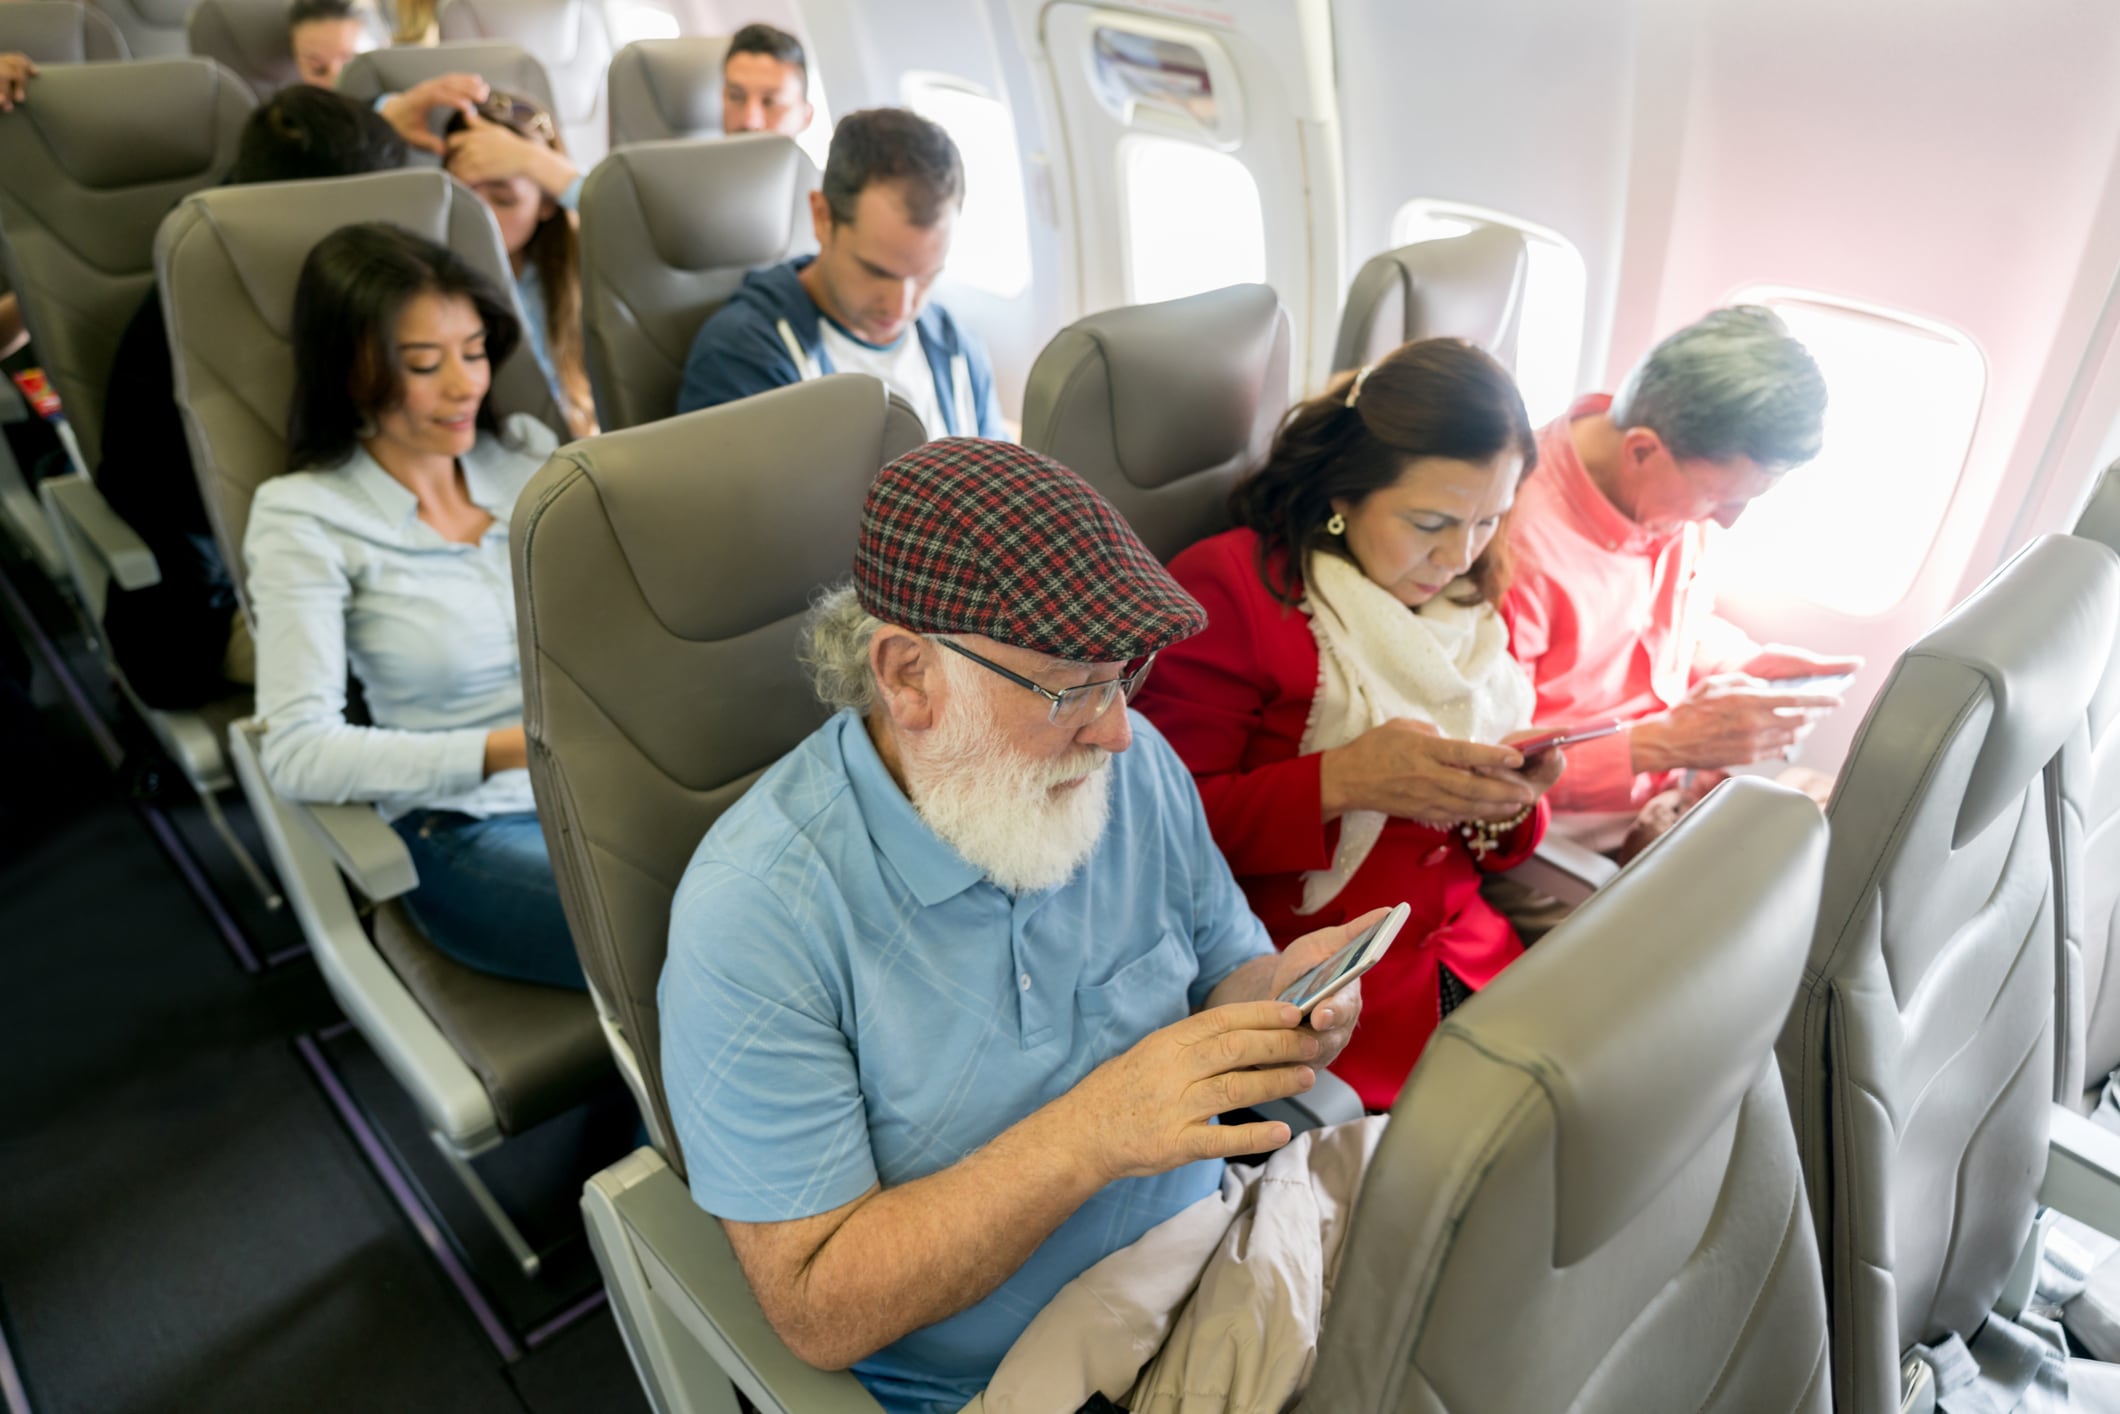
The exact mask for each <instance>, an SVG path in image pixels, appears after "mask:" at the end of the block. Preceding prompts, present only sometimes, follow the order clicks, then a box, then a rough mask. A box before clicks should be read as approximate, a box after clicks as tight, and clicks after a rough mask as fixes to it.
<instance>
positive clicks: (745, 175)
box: [597, 133, 811, 270]
mask: <svg viewBox="0 0 2120 1414" xmlns="http://www.w3.org/2000/svg"><path fill="white" fill-rule="evenodd" d="M621 168H622V169H624V170H625V172H626V173H627V175H628V176H629V177H630V178H631V180H632V188H633V194H634V197H635V200H637V201H638V202H639V210H640V222H641V229H642V230H644V231H645V232H646V233H647V236H648V239H649V241H650V242H652V243H653V245H654V247H655V253H656V255H657V256H659V257H660V258H661V259H662V261H663V263H664V264H666V265H669V266H671V267H672V268H674V269H678V270H714V269H721V268H725V267H730V266H739V267H742V268H743V269H746V270H749V269H752V268H755V267H757V266H761V265H766V264H770V263H772V262H773V261H775V260H778V259H780V258H781V257H782V256H783V254H784V253H785V252H786V251H787V249H788V248H789V247H790V246H791V245H793V244H794V243H795V242H796V240H797V239H798V237H799V236H800V235H801V233H802V229H803V224H804V220H805V218H806V217H807V216H808V215H809V192H810V187H811V181H810V175H811V167H810V159H809V158H808V157H806V156H804V155H803V152H802V149H801V148H799V147H797V146H796V145H795V143H794V142H793V140H791V139H789V138H784V137H780V136H778V135H777V134H773V133H745V134H744V135H742V136H740V137H735V138H726V139H724V138H693V139H679V140H676V141H673V142H658V143H643V144H640V145H637V146H634V147H630V148H628V149H627V150H626V151H624V152H622V153H618V154H616V155H615V156H614V157H613V158H612V159H611V161H610V162H609V163H607V164H605V165H604V166H602V167H599V168H598V169H597V176H598V177H601V176H602V175H603V173H604V172H605V171H606V170H611V169H621Z"/></svg>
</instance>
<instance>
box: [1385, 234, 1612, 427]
mask: <svg viewBox="0 0 2120 1414" xmlns="http://www.w3.org/2000/svg"><path fill="white" fill-rule="evenodd" d="M1483 226H1507V227H1509V228H1510V229H1511V230H1514V231H1518V232H1521V233H1522V234H1523V237H1524V245H1525V249H1526V251H1527V253H1528V254H1529V256H1530V268H1529V269H1528V270H1527V271H1526V278H1525V283H1524V313H1523V318H1522V321H1521V323H1520V326H1519V329H1518V333H1517V341H1516V369H1515V372H1516V382H1517V386H1518V387H1519V388H1521V389H1522V390H1523V393H1524V406H1525V407H1526V408H1528V409H1529V410H1530V412H1531V421H1532V423H1533V424H1534V425H1543V424H1545V423H1547V422H1550V421H1552V420H1553V419H1554V418H1556V417H1559V416H1560V415H1561V414H1562V413H1563V412H1566V411H1567V409H1568V404H1569V402H1570V401H1572V400H1573V399H1574V397H1575V395H1576V394H1577V393H1578V392H1581V391H1582V390H1581V389H1580V388H1578V387H1577V386H1576V377H1577V375H1578V373H1579V372H1580V370H1581V367H1582V353H1583V301H1584V295H1585V292H1586V291H1587V289H1588V280H1587V278H1586V276H1585V274H1584V271H1583V257H1582V255H1581V254H1580V253H1578V252H1577V250H1576V249H1575V247H1574V246H1572V245H1570V244H1569V243H1568V242H1567V241H1566V240H1564V239H1562V238H1561V237H1560V236H1559V235H1557V234H1555V233H1554V232H1552V231H1548V230H1545V229H1544V228H1542V227H1538V226H1530V225H1526V224H1525V223H1524V222H1522V221H1517V220H1513V219H1511V218H1509V217H1507V216H1503V215H1500V214H1498V213H1496V212H1492V211H1482V210H1480V209H1479V208H1477V207H1471V206H1458V205H1454V204H1452V203H1450V202H1442V201H1427V200H1418V201H1409V202H1407V203H1406V204H1405V205H1404V206H1402V207H1400V208H1399V210H1398V214H1397V215H1396V216H1394V217H1393V218H1392V221H1391V243H1392V245H1394V246H1402V245H1419V244H1420V243H1421V242H1422V241H1440V240H1446V239H1448V238H1449V237H1451V236H1464V235H1470V234H1471V233H1472V232H1473V231H1475V230H1478V229H1480V228H1481V227H1483Z"/></svg>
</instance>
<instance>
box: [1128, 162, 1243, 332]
mask: <svg viewBox="0 0 2120 1414" xmlns="http://www.w3.org/2000/svg"><path fill="white" fill-rule="evenodd" d="M1119 170H1120V192H1121V199H1122V201H1123V203H1124V204H1123V207H1122V209H1123V211H1124V212H1125V221H1126V296H1127V299H1128V300H1129V301H1130V302H1132V303H1134V304H1149V303H1153V302H1154V301H1156V300H1166V299H1180V298H1182V297H1184V296H1186V295H1196V294H1199V293H1201V292H1202V291H1204V290H1218V289H1220V288H1222V287H1223V286H1224V285H1243V284H1251V283H1255V282H1259V281H1263V280H1265V278H1266V217H1265V213H1264V212H1263V211H1262V210H1261V209H1260V206H1259V184H1258V183H1257V182H1255V181H1253V180H1252V175H1251V173H1250V172H1249V171H1247V170H1246V169H1245V167H1244V164H1243V163H1242V162H1239V161H1238V160H1237V159H1236V158H1234V157H1231V156H1228V155H1227V154H1225V153H1221V152H1216V151H1214V150H1212V149H1211V148H1206V147H1202V146H1200V145H1199V144H1197V143H1191V142H1180V141H1178V140H1177V139H1175V138H1167V137H1147V136H1144V135H1142V134H1140V133H1129V134H1127V136H1126V137H1124V138H1123V139H1121V140H1120V143H1119Z"/></svg>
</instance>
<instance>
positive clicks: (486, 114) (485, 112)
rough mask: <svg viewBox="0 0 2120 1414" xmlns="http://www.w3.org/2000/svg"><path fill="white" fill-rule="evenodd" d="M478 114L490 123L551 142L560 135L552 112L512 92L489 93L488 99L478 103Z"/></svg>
mask: <svg viewBox="0 0 2120 1414" xmlns="http://www.w3.org/2000/svg"><path fill="white" fill-rule="evenodd" d="M478 115H479V116H480V117H481V118H484V119H485V120H486V121H487V122H489V123H499V124H500V125H501V126H502V127H504V128H513V129H514V130H515V131H516V132H519V133H521V134H523V135H524V136H525V137H541V138H543V139H545V140H546V141H547V142H550V141H552V140H553V139H554V138H556V137H557V136H558V131H557V130H556V129H555V128H554V127H553V125H552V115H551V114H550V113H547V112H546V111H545V110H544V109H542V108H540V107H538V106H537V105H536V104H535V103H532V102H530V101H529V100H528V99H526V98H517V97H516V96H515V95H514V94H512V93H489V94H487V95H486V101H485V102H484V103H481V104H479V105H478Z"/></svg>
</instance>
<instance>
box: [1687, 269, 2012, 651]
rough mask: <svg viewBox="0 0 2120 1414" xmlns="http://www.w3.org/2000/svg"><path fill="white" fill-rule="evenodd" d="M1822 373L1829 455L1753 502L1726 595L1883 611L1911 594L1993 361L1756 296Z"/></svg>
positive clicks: (1788, 294)
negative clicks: (1795, 596) (1798, 598)
mask: <svg viewBox="0 0 2120 1414" xmlns="http://www.w3.org/2000/svg"><path fill="white" fill-rule="evenodd" d="M1730 302H1731V303H1733V304H1763V305H1766V306H1767V307H1768V308H1770V309H1772V310H1773V311H1774V312H1775V313H1777V314H1779V315H1780V316H1781V317H1782V318H1783V320H1785V321H1786V322H1787V323H1788V326H1789V332H1791V333H1792V334H1794V335H1795V336H1796V337H1797V338H1799V339H1801V340H1803V342H1804V346H1805V347H1806V348H1808V349H1809V350H1810V351H1811V356H1812V357H1813V358H1815V359H1817V360H1818V367H1819V371H1820V372H1822V373H1823V374H1825V379H1826V390H1827V404H1826V426H1825V450H1824V451H1823V452H1821V453H1820V454H1819V456H1818V459H1817V460H1815V461H1813V462H1811V463H1809V464H1808V465H1806V466H1801V467H1798V468H1796V470H1794V471H1792V472H1790V473H1788V476H1787V479H1786V481H1785V482H1784V484H1782V485H1781V486H1778V487H1776V488H1775V489H1774V490H1773V491H1772V492H1770V493H1769V494H1767V495H1765V496H1761V497H1760V498H1759V499H1758V500H1756V501H1754V502H1753V503H1752V505H1751V508H1750V509H1749V510H1747V511H1746V512H1745V516H1744V519H1742V520H1740V521H1739V522H1738V523H1737V525H1736V526H1735V527H1734V528H1732V529H1731V530H1730V531H1729V532H1728V534H1727V535H1726V536H1725V546H1724V548H1723V550H1722V551H1720V552H1719V554H1720V558H1721V570H1720V577H1721V579H1722V580H1723V583H1724V584H1725V585H1726V587H1728V588H1730V589H1732V590H1736V591H1739V592H1742V591H1746V590H1752V591H1756V592H1762V593H1765V592H1771V593H1776V594H1788V593H1791V592H1792V590H1793V592H1796V593H1799V594H1801V595H1802V596H1803V597H1804V598H1807V599H1809V600H1811V601H1812V602H1814V603H1817V604H1820V605H1822V606H1824V607H1826V608H1829V609H1834V610H1837V611H1839V612H1841V613H1845V614H1856V615H1863V614H1881V613H1883V612H1885V611H1886V610H1888V609H1890V608H1891V607H1892V606H1893V605H1895V604H1897V603H1898V602H1899V601H1900V600H1901V599H1902V598H1903V597H1905V595H1906V592H1907V590H1908V589H1910V588H1912V587H1913V584H1914V578H1915V576H1916V575H1917V574H1918V573H1919V572H1920V570H1921V565H1922V561H1923V560H1925V559H1926V558H1927V557H1928V552H1929V547H1930V545H1931V544H1932V543H1933V542H1934V541H1935V539H1936V532H1937V530H1938V529H1939V528H1940V527H1941V526H1942V524H1943V515H1944V511H1945V510H1946V509H1947V508H1948V506H1949V505H1950V500H1951V493H1952V492H1953V491H1954V490H1955V489H1956V488H1957V485H1958V477H1959V473H1960V472H1961V471H1962V470H1963V469H1964V467H1965V457H1966V451H1967V449H1968V448H1969V447H1970V446H1971V445H1972V440H1973V426H1974V423H1975V422H1976V421H1977V420H1978V418H1979V415H1980V398H1981V394H1982V392H1983V391H1984V390H1985V388H1986V386H1987V363H1986V361H1985V360H1984V359H1983V358H1982V357H1981V356H1980V350H1979V349H1977V348H1976V347H1974V345H1973V341H1972V340H1971V339H1969V338H1967V337H1966V336H1965V335H1963V334H1961V333H1959V332H1958V331H1957V330H1955V329H1951V328H1949V327H1947V326H1944V325H1940V324H1934V323H1930V322H1929V321H1927V320H1921V319H1916V318H1913V317H1911V316H1906V315H1901V314H1897V313H1894V312H1892V311H1889V310H1884V309H1877V308H1873V307H1870V306H1867V305H1860V304H1856V303H1854V302H1852V301H1843V300H1836V299H1833V298H1831V297H1830V296H1825V295H1814V294H1807V293H1803V292H1800V291H1793V290H1786V289H1778V288H1765V287H1755V288H1752V289H1747V290H1740V291H1738V292H1737V293H1736V294H1734V295H1732V296H1731V297H1730Z"/></svg>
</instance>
